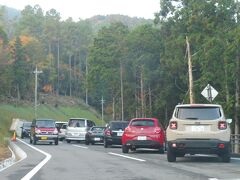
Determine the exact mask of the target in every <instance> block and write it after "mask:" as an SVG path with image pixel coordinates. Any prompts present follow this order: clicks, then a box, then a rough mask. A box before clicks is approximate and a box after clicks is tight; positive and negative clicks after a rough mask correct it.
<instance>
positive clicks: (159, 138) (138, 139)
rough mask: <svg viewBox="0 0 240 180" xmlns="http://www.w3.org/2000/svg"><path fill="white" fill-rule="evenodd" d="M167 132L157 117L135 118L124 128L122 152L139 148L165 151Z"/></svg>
mask: <svg viewBox="0 0 240 180" xmlns="http://www.w3.org/2000/svg"><path fill="white" fill-rule="evenodd" d="M164 144H165V133H164V129H163V127H162V125H161V124H160V123H159V121H158V119H156V118H134V119H132V120H131V121H130V123H129V125H128V127H127V128H126V129H125V130H124V133H123V136H122V152H123V153H128V151H129V149H131V150H133V151H134V150H136V149H137V148H150V149H158V150H159V152H160V153H161V154H163V153H164Z"/></svg>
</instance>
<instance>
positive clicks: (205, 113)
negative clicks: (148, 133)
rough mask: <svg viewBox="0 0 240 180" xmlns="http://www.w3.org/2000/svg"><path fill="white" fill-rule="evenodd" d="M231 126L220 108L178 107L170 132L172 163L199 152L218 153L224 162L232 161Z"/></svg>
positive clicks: (170, 159) (168, 130) (169, 158)
mask: <svg viewBox="0 0 240 180" xmlns="http://www.w3.org/2000/svg"><path fill="white" fill-rule="evenodd" d="M229 123H231V119H227V120H226V119H225V117H224V113H223V109H222V107H221V106H220V105H217V104H182V105H177V106H176V107H175V109H174V112H173V115H172V118H171V120H170V121H169V125H168V127H167V131H166V140H167V145H168V150H167V159H168V162H175V161H176V157H183V156H184V155H185V154H196V153H198V154H217V155H218V156H219V157H221V158H222V161H223V162H230V146H231V145H230V127H229Z"/></svg>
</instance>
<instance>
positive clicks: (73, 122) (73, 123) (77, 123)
mask: <svg viewBox="0 0 240 180" xmlns="http://www.w3.org/2000/svg"><path fill="white" fill-rule="evenodd" d="M68 127H86V125H85V119H70V120H69V122H68Z"/></svg>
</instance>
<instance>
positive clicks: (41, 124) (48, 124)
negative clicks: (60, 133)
mask: <svg viewBox="0 0 240 180" xmlns="http://www.w3.org/2000/svg"><path fill="white" fill-rule="evenodd" d="M36 126H37V127H38V128H55V127H56V125H55V121H52V120H37V121H36Z"/></svg>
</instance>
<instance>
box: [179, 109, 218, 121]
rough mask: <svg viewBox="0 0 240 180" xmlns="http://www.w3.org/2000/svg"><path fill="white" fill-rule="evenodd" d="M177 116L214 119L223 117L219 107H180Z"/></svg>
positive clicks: (181, 117)
mask: <svg viewBox="0 0 240 180" xmlns="http://www.w3.org/2000/svg"><path fill="white" fill-rule="evenodd" d="M175 116H176V118H179V119H189V120H214V119H218V118H220V117H221V111H220V108H219V107H179V108H178V109H177V111H176V114H175Z"/></svg>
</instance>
